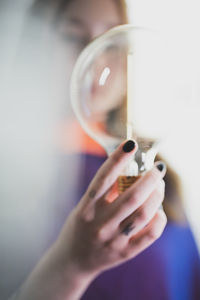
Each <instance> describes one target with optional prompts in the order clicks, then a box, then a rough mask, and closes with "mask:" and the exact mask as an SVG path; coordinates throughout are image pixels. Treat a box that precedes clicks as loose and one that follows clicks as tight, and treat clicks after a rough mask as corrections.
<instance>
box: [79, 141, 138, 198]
mask: <svg viewBox="0 0 200 300" xmlns="http://www.w3.org/2000/svg"><path fill="white" fill-rule="evenodd" d="M136 150H137V145H136V143H135V142H134V141H131V140H129V141H127V142H124V143H122V144H121V145H120V146H119V147H118V148H117V149H116V150H115V151H114V152H113V153H112V155H111V156H110V157H109V158H108V159H107V160H106V162H105V163H104V164H103V165H102V167H101V168H100V169H99V171H98V172H97V174H96V176H95V177H94V179H93V180H92V182H91V184H90V185H89V188H88V190H87V192H86V194H85V197H84V198H85V199H87V201H90V202H91V201H92V202H93V203H94V202H95V201H96V200H97V199H99V198H100V197H102V196H103V195H104V194H105V193H106V191H107V190H108V189H109V188H111V186H112V185H113V184H114V182H115V181H116V180H117V178H118V176H119V174H120V173H121V172H122V170H123V169H124V168H125V166H126V165H127V164H128V163H129V161H130V159H131V158H132V156H133V154H134V153H135V152H136Z"/></svg>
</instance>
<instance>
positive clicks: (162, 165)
mask: <svg viewBox="0 0 200 300" xmlns="http://www.w3.org/2000/svg"><path fill="white" fill-rule="evenodd" d="M156 167H157V169H158V170H159V171H160V172H162V171H163V170H164V168H165V165H164V164H163V163H159V164H158V165H157V166H156Z"/></svg>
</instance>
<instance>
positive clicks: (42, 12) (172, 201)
mask: <svg viewBox="0 0 200 300" xmlns="http://www.w3.org/2000/svg"><path fill="white" fill-rule="evenodd" d="M71 1H73V0H57V1H55V0H35V1H34V3H33V5H32V6H31V9H30V14H31V16H33V17H34V18H35V17H38V18H40V19H41V20H43V19H44V20H45V17H47V16H48V15H49V14H50V15H51V16H52V20H53V23H55V25H56V24H57V22H59V20H60V19H61V18H62V15H63V13H64V12H65V11H66V8H67V5H69V4H70V2H71ZM99 1H100V0H99ZM113 1H114V2H115V3H116V5H117V7H118V9H119V12H120V15H121V24H126V23H128V16H127V7H126V1H125V0H113ZM165 183H166V188H165V200H164V202H163V208H164V210H165V213H166V215H167V217H168V219H169V220H171V221H174V222H178V223H180V224H181V223H182V224H184V223H185V220H186V218H185V215H184V209H183V203H182V202H183V195H182V188H181V181H180V179H179V177H178V175H177V174H176V172H175V171H174V170H173V169H172V168H170V166H169V165H167V174H166V176H165Z"/></svg>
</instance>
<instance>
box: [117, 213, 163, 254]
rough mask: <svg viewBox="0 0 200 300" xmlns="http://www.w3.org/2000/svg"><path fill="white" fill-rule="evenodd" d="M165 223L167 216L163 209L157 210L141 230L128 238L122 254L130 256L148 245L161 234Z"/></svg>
mask: <svg viewBox="0 0 200 300" xmlns="http://www.w3.org/2000/svg"><path fill="white" fill-rule="evenodd" d="M166 223H167V217H166V215H165V213H164V211H163V210H159V211H158V212H157V213H156V215H155V216H154V218H153V219H152V220H151V222H150V223H149V224H148V225H147V226H146V227H145V228H144V229H143V230H141V231H140V232H139V233H137V234H136V235H134V236H132V237H131V238H130V240H129V242H128V245H127V247H126V248H125V250H124V251H123V252H122V255H124V257H126V258H131V257H133V256H136V255H137V254H139V253H140V252H142V251H143V250H144V249H146V248H147V247H149V246H150V245H151V244H152V243H153V242H155V241H156V240H157V239H158V238H159V237H160V236H161V234H162V232H163V230H164V228H165V225H166Z"/></svg>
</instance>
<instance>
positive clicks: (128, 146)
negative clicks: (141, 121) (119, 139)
mask: <svg viewBox="0 0 200 300" xmlns="http://www.w3.org/2000/svg"><path fill="white" fill-rule="evenodd" d="M134 148H135V142H134V141H132V140H129V141H127V142H126V143H125V144H124V146H123V151H124V152H125V153H128V152H131V151H132V150H133V149H134Z"/></svg>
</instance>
